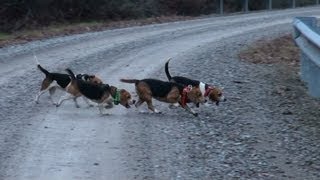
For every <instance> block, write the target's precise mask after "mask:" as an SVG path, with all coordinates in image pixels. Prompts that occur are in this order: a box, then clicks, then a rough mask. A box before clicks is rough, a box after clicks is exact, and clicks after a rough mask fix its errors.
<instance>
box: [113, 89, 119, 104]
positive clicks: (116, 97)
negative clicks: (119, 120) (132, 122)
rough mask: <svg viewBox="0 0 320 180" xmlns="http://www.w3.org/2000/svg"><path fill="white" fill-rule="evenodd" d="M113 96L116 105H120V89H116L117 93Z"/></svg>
mask: <svg viewBox="0 0 320 180" xmlns="http://www.w3.org/2000/svg"><path fill="white" fill-rule="evenodd" d="M112 98H113V103H114V104H115V105H118V104H119V103H120V91H119V90H117V89H116V94H115V95H114V97H112Z"/></svg>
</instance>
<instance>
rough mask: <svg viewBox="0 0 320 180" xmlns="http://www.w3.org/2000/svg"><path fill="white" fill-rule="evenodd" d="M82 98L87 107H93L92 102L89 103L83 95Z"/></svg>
mask: <svg viewBox="0 0 320 180" xmlns="http://www.w3.org/2000/svg"><path fill="white" fill-rule="evenodd" d="M82 99H83V100H84V102H86V103H87V105H88V107H93V104H91V103H90V102H89V100H88V99H87V98H86V97H85V96H82Z"/></svg>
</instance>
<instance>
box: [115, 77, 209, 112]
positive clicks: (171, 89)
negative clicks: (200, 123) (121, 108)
mask: <svg viewBox="0 0 320 180" xmlns="http://www.w3.org/2000/svg"><path fill="white" fill-rule="evenodd" d="M120 81H121V82H124V83H132V84H135V87H136V93H137V94H138V97H139V100H138V102H137V103H136V104H135V106H136V107H137V108H138V107H139V106H140V105H141V104H142V103H144V102H146V103H147V105H148V108H149V109H150V110H151V111H153V112H155V113H161V112H160V111H158V110H157V109H155V108H154V106H153V104H152V98H155V99H157V100H158V101H162V102H166V103H171V104H177V103H179V104H180V106H181V107H182V108H184V109H186V110H187V111H189V112H190V113H192V114H193V115H194V116H198V114H197V113H196V112H194V111H193V110H192V109H190V108H189V106H188V105H187V104H186V103H187V100H190V101H191V102H193V103H204V102H205V99H204V98H203V96H202V94H201V91H200V89H199V87H192V86H183V85H181V84H178V83H174V82H165V81H161V80H157V79H142V80H137V79H120Z"/></svg>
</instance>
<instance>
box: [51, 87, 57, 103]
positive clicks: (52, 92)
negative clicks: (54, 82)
mask: <svg viewBox="0 0 320 180" xmlns="http://www.w3.org/2000/svg"><path fill="white" fill-rule="evenodd" d="M55 92H56V87H51V88H49V95H50V96H49V99H50V101H51V102H52V104H54V105H55V104H57V103H55V102H54V101H53V98H52V97H53V95H54V93H55Z"/></svg>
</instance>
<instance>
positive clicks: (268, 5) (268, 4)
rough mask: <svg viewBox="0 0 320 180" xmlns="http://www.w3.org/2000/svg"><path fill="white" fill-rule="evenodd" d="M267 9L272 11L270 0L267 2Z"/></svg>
mask: <svg viewBox="0 0 320 180" xmlns="http://www.w3.org/2000/svg"><path fill="white" fill-rule="evenodd" d="M267 1H268V2H267V9H268V10H272V0H267Z"/></svg>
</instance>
